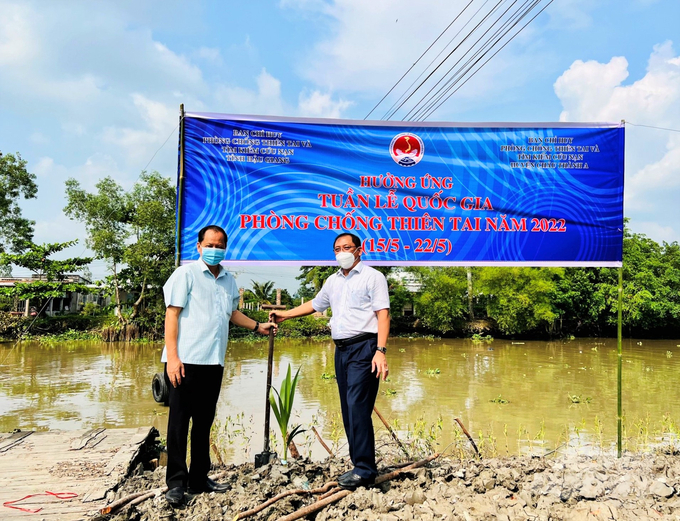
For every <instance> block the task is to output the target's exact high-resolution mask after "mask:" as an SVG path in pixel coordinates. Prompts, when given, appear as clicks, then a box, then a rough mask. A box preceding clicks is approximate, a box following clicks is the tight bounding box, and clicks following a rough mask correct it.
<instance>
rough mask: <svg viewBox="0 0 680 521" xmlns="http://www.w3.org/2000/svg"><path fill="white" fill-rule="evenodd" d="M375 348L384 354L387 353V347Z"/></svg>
mask: <svg viewBox="0 0 680 521" xmlns="http://www.w3.org/2000/svg"><path fill="white" fill-rule="evenodd" d="M375 350H376V351H380V352H381V353H382V354H384V355H386V354H387V348H386V347H376V348H375Z"/></svg>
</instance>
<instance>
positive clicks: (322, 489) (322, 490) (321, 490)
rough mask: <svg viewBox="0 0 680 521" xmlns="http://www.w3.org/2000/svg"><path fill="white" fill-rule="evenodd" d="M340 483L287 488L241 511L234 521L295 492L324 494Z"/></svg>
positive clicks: (261, 509) (259, 510)
mask: <svg viewBox="0 0 680 521" xmlns="http://www.w3.org/2000/svg"><path fill="white" fill-rule="evenodd" d="M337 485H338V482H337V481H329V482H328V483H326V484H325V485H323V486H322V487H319V488H315V489H313V490H304V489H302V488H296V489H293V490H286V491H284V492H281V493H280V494H278V495H276V496H274V497H273V498H270V499H268V500H267V501H265V502H264V503H262V504H260V505H257V506H256V507H254V508H251V509H250V510H246V511H245V512H240V513H239V514H237V515H236V517H234V520H233V521H238V520H239V519H245V518H246V517H249V516H252V515H255V514H257V513H258V512H261V511H263V510H264V509H265V508H267V507H268V506H270V505H273V504H274V503H276V502H277V501H279V500H281V499H283V498H284V497H288V496H292V495H294V494H323V493H325V492H328V490H329V489H330V490H333V488H334V487H336V486H337Z"/></svg>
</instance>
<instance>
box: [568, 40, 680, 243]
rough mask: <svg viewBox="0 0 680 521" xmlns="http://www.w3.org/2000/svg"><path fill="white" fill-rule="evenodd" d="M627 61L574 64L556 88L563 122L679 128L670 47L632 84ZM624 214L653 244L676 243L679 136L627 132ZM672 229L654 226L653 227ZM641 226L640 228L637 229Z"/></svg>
mask: <svg viewBox="0 0 680 521" xmlns="http://www.w3.org/2000/svg"><path fill="white" fill-rule="evenodd" d="M628 76H629V72H628V61H627V60H626V59H625V58H624V57H613V58H612V59H611V60H610V61H609V62H608V63H599V62H596V61H588V62H583V61H581V60H577V61H575V62H574V63H573V64H572V65H571V67H569V69H568V70H567V71H565V72H564V73H563V74H562V75H561V76H560V77H559V78H558V79H557V81H556V82H555V93H556V94H557V96H558V98H559V99H560V101H561V102H562V107H563V111H562V113H561V115H560V121H600V122H602V121H610V122H618V121H620V120H622V119H624V120H626V121H629V122H631V123H637V124H639V125H651V126H656V127H667V128H676V129H677V128H680V57H678V56H676V55H675V52H674V50H673V45H672V43H671V42H665V43H663V44H660V45H656V46H655V47H654V50H653V52H652V54H651V55H650V57H649V61H648V65H647V71H646V74H645V75H644V76H643V77H642V78H640V79H638V80H636V81H633V82H632V83H629V84H624V82H625V80H627V79H628ZM626 161H627V164H626V192H625V197H626V200H625V211H626V214H627V215H628V216H629V217H631V218H632V221H631V226H632V227H633V229H639V226H642V223H646V224H644V226H645V227H646V229H647V230H649V232H648V235H649V236H650V237H652V238H654V239H655V240H666V241H672V240H676V239H677V237H678V235H679V233H678V230H680V224H679V223H678V222H677V218H674V219H669V217H668V212H669V211H670V209H671V208H674V207H675V206H676V204H677V203H674V202H673V201H677V200H678V198H680V136H678V134H677V133H673V132H668V131H664V130H658V129H649V128H644V127H637V126H631V125H628V126H627V127H626ZM653 222H656V223H669V226H662V225H657V226H651V224H650V223H653ZM638 223H640V224H638Z"/></svg>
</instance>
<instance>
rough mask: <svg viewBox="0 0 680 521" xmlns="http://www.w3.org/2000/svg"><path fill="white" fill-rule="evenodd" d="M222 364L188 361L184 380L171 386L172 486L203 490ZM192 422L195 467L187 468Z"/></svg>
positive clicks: (169, 473) (169, 475) (169, 482)
mask: <svg viewBox="0 0 680 521" xmlns="http://www.w3.org/2000/svg"><path fill="white" fill-rule="evenodd" d="M223 372H224V368H223V367H222V366H221V365H192V364H184V375H185V376H184V378H182V383H181V384H180V385H178V386H177V387H173V386H172V384H171V383H170V380H169V378H168V372H167V365H166V370H165V381H166V383H167V385H168V387H169V389H170V395H169V405H170V412H169V414H168V468H167V472H166V475H165V483H166V484H167V485H168V488H169V489H171V488H175V487H184V488H186V487H187V486H189V487H192V488H196V489H202V488H203V487H204V486H205V482H206V479H207V477H208V471H209V470H210V428H211V427H212V423H213V420H214V419H215V408H216V406H217V398H218V397H219V395H220V387H221V386H222V373H223ZM190 419H191V420H192V424H191V469H190V470H188V469H187V436H188V434H189V420H190Z"/></svg>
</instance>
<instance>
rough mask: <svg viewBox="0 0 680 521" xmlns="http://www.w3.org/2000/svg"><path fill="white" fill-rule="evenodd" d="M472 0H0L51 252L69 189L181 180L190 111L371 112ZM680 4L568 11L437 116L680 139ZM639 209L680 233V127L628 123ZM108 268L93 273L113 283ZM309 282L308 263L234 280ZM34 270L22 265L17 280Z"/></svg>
mask: <svg viewBox="0 0 680 521" xmlns="http://www.w3.org/2000/svg"><path fill="white" fill-rule="evenodd" d="M467 3H468V0H465V1H462V0H448V1H443V0H442V1H427V0H422V1H420V2H413V1H402V0H393V1H389V2H388V1H380V0H374V1H367V0H338V1H324V0H280V1H278V2H273V1H271V2H266V1H251V2H231V1H208V0H206V1H192V2H186V1H185V2H180V1H171V0H164V1H155V0H145V1H142V2H140V1H127V0H115V1H104V0H102V1H98V2H82V1H78V0H73V1H71V0H60V1H47V0H37V1H31V0H21V1H13V0H0V13H2V17H0V151H2V152H17V151H18V152H21V154H22V155H23V157H24V158H25V159H26V160H28V167H29V170H30V171H32V172H33V173H35V174H36V175H37V176H38V185H39V193H38V198H37V200H35V201H27V202H25V203H24V204H23V208H24V214H25V216H26V217H29V218H31V219H34V220H35V221H36V222H37V224H36V236H35V239H36V241H37V242H47V241H50V242H54V241H67V240H72V239H79V240H80V245H79V246H77V247H76V248H74V249H71V252H70V253H71V254H75V255H78V254H81V253H82V252H83V247H84V246H83V245H84V239H85V232H84V228H83V227H82V225H80V224H79V223H75V222H73V221H70V220H69V219H68V218H67V217H65V216H64V215H63V213H62V208H63V207H64V205H65V200H64V181H65V180H66V179H67V178H69V177H74V178H76V179H78V180H80V181H81V183H82V184H83V186H85V187H87V188H93V187H94V185H95V183H96V182H97V180H99V179H100V178H101V177H104V176H106V175H111V176H113V177H114V178H116V179H117V180H118V181H119V182H120V183H122V184H123V185H124V186H126V187H130V186H132V184H134V182H135V180H136V179H137V177H138V175H139V172H140V171H141V169H142V168H144V167H145V166H146V165H147V163H148V162H149V160H150V159H151V158H152V156H153V154H154V153H155V152H156V151H157V150H158V149H159V147H161V145H162V144H163V143H164V142H165V141H166V139H167V138H168V137H169V140H168V142H167V143H166V145H165V146H164V147H163V148H161V150H160V151H159V152H158V154H157V155H156V156H155V157H154V159H153V161H152V162H151V164H150V165H149V167H148V168H149V170H158V171H159V172H161V173H162V174H163V175H166V176H168V177H172V178H174V177H175V175H176V161H177V154H176V146H177V134H176V131H175V130H174V129H175V127H176V125H177V120H178V108H179V104H180V103H184V104H185V107H186V109H187V110H189V111H210V112H223V113H249V114H276V115H284V116H312V117H336V118H337V117H341V118H347V119H362V118H363V117H364V116H365V115H366V114H367V113H368V111H369V110H370V109H371V108H372V107H373V105H374V104H375V103H376V101H377V100H379V99H380V98H381V97H382V96H383V94H384V93H385V92H386V91H387V90H388V89H389V88H390V87H391V86H392V85H393V83H394V82H395V81H396V80H397V79H398V78H399V77H400V76H401V74H402V73H403V72H404V71H405V70H406V69H407V68H408V67H409V66H410V65H411V63H413V61H414V60H415V59H416V58H417V57H418V56H419V55H420V53H421V52H422V51H423V50H424V49H425V48H426V47H427V46H428V45H429V44H430V43H431V42H432V41H433V40H434V38H435V37H436V36H437V35H438V34H439V33H440V32H441V31H442V30H443V29H444V27H446V25H447V24H448V23H449V22H450V21H451V20H452V19H453V18H454V17H455V15H456V14H457V13H458V12H459V11H460V10H461V9H462V8H463V6H464V5H465V4H467ZM678 20H680V2H678V1H677V0H598V1H597V2H593V1H592V0H555V1H554V2H553V3H552V4H551V5H550V6H549V7H548V8H547V10H546V11H545V12H544V13H543V14H542V15H541V16H539V17H538V18H537V19H536V20H535V21H534V22H533V23H532V24H531V25H530V26H529V27H528V28H527V29H526V30H525V31H524V32H523V33H522V34H521V35H520V36H519V37H517V38H516V39H515V40H514V41H513V42H512V43H511V44H510V45H508V46H507V47H506V48H505V49H503V51H501V52H500V53H499V54H498V55H497V56H496V57H495V58H494V59H493V60H492V61H491V62H490V63H489V64H488V65H487V66H486V67H485V68H484V69H483V70H482V72H480V73H479V74H478V75H477V76H475V77H474V78H473V79H472V80H470V81H469V82H468V83H467V84H466V85H465V87H463V88H462V89H461V90H460V91H459V92H458V93H456V94H455V95H454V96H453V97H452V98H451V99H450V100H449V101H448V102H447V103H446V104H445V105H443V106H442V107H441V109H439V110H438V112H437V113H436V114H435V115H434V116H433V117H432V118H430V120H433V121H437V120H440V121H459V122H466V121H469V122H473V121H509V122H512V121H560V120H562V121H615V122H617V121H620V120H621V119H625V120H627V121H629V122H632V123H637V124H645V125H654V126H660V127H670V128H676V129H679V128H680V57H679V56H680V53H679V51H678V49H680V28H679V25H678ZM626 140H627V143H626V161H627V164H626V201H625V214H626V216H627V217H630V218H631V227H632V229H633V230H634V231H637V232H641V233H646V234H647V235H648V236H650V237H652V238H653V239H655V240H657V241H664V240H665V241H668V242H671V241H678V240H680V224H679V223H678V221H679V217H680V212H678V210H677V206H678V201H679V200H680V133H677V132H676V133H674V132H668V131H662V130H654V129H648V128H643V127H635V126H628V127H627V129H626ZM105 271H106V265H105V263H104V262H103V261H97V262H95V263H94V264H93V265H92V272H93V274H94V275H95V276H99V277H101V276H103V275H104V274H105ZM238 271H239V272H240V274H238V279H239V282H240V284H241V285H243V286H245V287H249V286H250V279H255V280H274V281H275V282H276V283H277V285H278V286H282V287H286V288H288V289H289V290H291V291H295V289H296V288H297V282H296V281H295V280H294V278H293V277H294V276H295V274H296V273H297V270H296V269H292V268H287V269H276V270H275V271H274V270H268V269H264V268H253V267H245V268H243V269H241V270H238ZM18 274H21V273H19V272H18V271H17V270H15V275H18Z"/></svg>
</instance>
